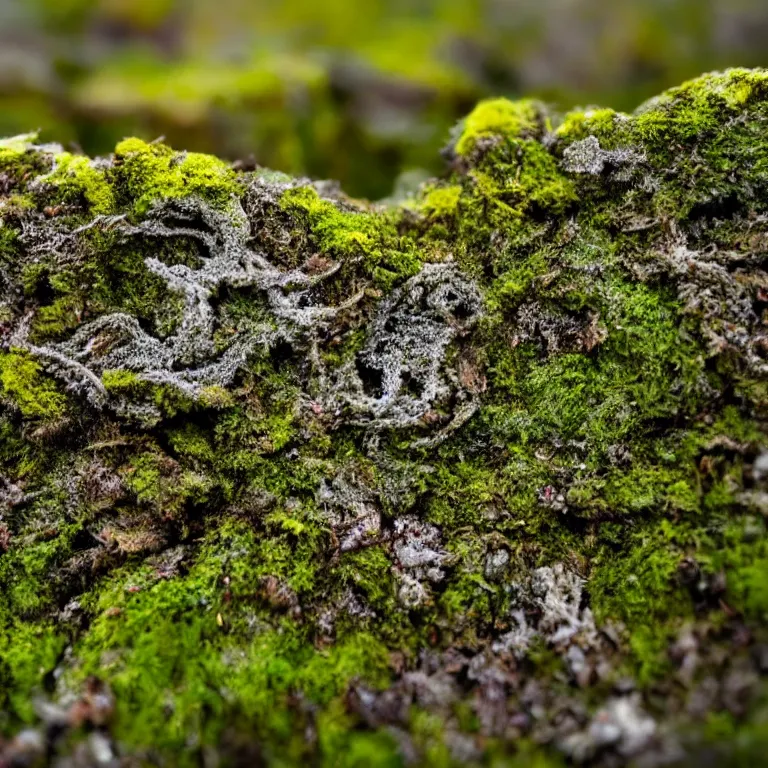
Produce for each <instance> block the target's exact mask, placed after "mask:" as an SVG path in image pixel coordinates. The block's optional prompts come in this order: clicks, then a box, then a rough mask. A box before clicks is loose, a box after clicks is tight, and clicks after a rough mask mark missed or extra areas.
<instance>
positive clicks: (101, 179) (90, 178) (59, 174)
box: [43, 152, 115, 216]
mask: <svg viewBox="0 0 768 768" xmlns="http://www.w3.org/2000/svg"><path fill="white" fill-rule="evenodd" d="M43 178H44V180H45V182H46V183H47V184H50V185H52V186H53V187H55V188H56V202H58V203H62V204H72V203H74V204H77V203H79V202H80V200H81V199H82V200H85V202H86V203H87V204H88V207H89V209H90V212H91V213H92V214H93V215H97V216H98V215H106V214H110V213H113V212H114V210H115V198H114V190H113V188H112V185H111V184H110V182H109V179H108V178H107V171H106V169H104V168H98V167H97V166H96V165H95V164H94V163H93V162H92V161H91V160H90V159H89V158H87V157H83V156H76V155H71V154H69V153H68V152H62V153H61V154H58V155H56V160H55V167H54V170H53V171H52V172H51V173H50V174H49V175H48V176H45V177H43Z"/></svg>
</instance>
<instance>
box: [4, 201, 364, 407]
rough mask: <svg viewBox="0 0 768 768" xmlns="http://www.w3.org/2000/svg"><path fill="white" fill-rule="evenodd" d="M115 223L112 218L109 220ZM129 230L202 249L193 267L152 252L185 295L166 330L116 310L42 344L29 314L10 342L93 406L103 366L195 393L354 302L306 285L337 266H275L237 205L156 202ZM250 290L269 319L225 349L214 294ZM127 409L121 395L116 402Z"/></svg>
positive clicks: (228, 379) (103, 396) (152, 262)
mask: <svg viewBox="0 0 768 768" xmlns="http://www.w3.org/2000/svg"><path fill="white" fill-rule="evenodd" d="M109 224H110V225H112V226H114V225H115V222H113V221H110V222H109ZM120 229H121V231H122V232H123V233H124V234H125V235H126V236H138V237H141V238H143V239H145V240H149V241H151V240H153V239H158V238H160V239H174V238H189V239H192V240H195V241H197V242H198V243H199V244H200V246H201V250H202V251H203V253H204V254H205V255H204V256H203V258H202V259H201V263H200V265H199V266H197V267H196V268H192V267H189V266H187V265H185V264H174V265H172V266H169V265H168V264H166V263H165V262H163V261H162V260H161V259H159V258H156V257H153V256H151V257H148V258H147V259H146V260H145V264H146V266H147V268H148V269H149V270H150V272H152V273H153V274H155V275H157V276H158V277H160V278H162V280H163V281H164V282H165V284H166V286H167V288H168V290H169V291H170V292H171V293H172V294H175V295H177V296H178V297H180V298H181V300H182V312H181V319H180V321H179V322H178V324H177V326H176V328H175V330H174V331H173V332H172V333H171V334H170V335H168V336H167V337H165V338H161V337H160V336H157V335H153V334H152V333H150V332H148V331H147V330H145V329H144V328H142V326H141V325H140V323H139V322H138V320H137V319H136V318H134V317H132V316H130V315H128V314H124V313H112V314H108V315H103V316H102V317H99V318H97V319H96V320H94V321H92V322H90V323H87V324H85V325H83V326H81V327H80V328H78V329H77V331H76V332H75V333H74V334H73V335H72V336H71V337H70V338H69V339H67V340H65V341H63V342H58V343H51V344H47V345H34V344H31V343H30V342H29V341H28V325H29V323H28V322H22V323H21V324H20V325H19V327H18V328H17V330H16V332H15V334H14V337H13V339H12V343H13V344H14V346H17V347H20V348H22V349H26V350H27V351H29V352H30V353H32V354H34V355H36V356H38V357H39V358H41V359H43V360H44V361H45V362H46V363H47V365H48V367H49V368H50V369H51V370H52V371H53V372H54V373H57V374H59V375H60V376H61V377H62V378H63V379H64V380H65V381H66V382H67V384H68V385H69V387H70V389H72V390H74V391H77V392H82V393H84V394H85V395H86V396H87V397H88V399H89V400H90V401H91V402H92V403H93V404H94V405H96V406H99V407H103V406H104V405H106V404H107V403H108V402H109V400H110V398H109V395H108V393H107V390H106V389H105V387H104V385H103V384H102V381H101V376H102V374H103V373H104V372H105V371H107V370H124V371H131V372H133V373H135V374H136V375H137V376H138V378H139V379H141V380H142V381H146V382H151V383H155V384H167V385H170V386H172V387H175V388H176V389H178V390H179V391H181V392H182V393H184V394H185V395H187V396H189V397H192V398H196V397H198V396H199V395H200V393H201V392H202V391H203V390H204V389H205V388H206V387H211V386H220V387H226V386H228V385H230V384H231V383H232V381H233V379H234V377H235V374H236V373H237V371H238V370H239V368H240V367H241V366H242V365H243V364H244V362H245V361H246V359H247V358H248V356H249V354H251V353H252V352H253V350H254V349H256V347H258V346H267V347H268V346H271V345H273V344H275V343H277V342H278V341H282V340H285V341H289V342H293V341H296V340H297V339H298V338H299V337H300V336H301V335H302V334H305V335H306V334H307V333H317V332H318V331H319V330H320V329H321V328H322V327H323V325H324V323H326V322H327V321H328V320H330V319H332V318H333V317H334V316H335V315H336V314H337V313H338V312H339V311H340V310H342V309H344V308H347V307H348V306H350V305H351V304H354V303H355V302H357V301H359V300H360V298H361V297H362V294H358V295H355V296H352V297H351V298H350V299H349V300H348V301H347V302H344V303H342V304H340V305H339V306H333V307H329V306H323V305H321V304H319V303H318V302H317V301H315V300H314V297H313V295H312V289H313V288H314V287H315V286H316V285H318V284H319V283H320V282H322V281H323V280H325V279H327V278H328V277H330V276H331V275H333V274H334V273H335V272H336V271H337V270H338V268H339V265H338V264H333V265H332V266H331V267H330V268H329V269H328V270H326V271H324V272H322V273H320V274H314V275H309V274H307V273H305V272H304V271H302V270H300V269H293V270H281V269H279V268H278V267H276V266H274V265H273V264H272V263H271V262H270V261H269V259H268V258H267V256H266V255H265V254H264V253H261V252H259V251H257V250H254V249H253V248H251V247H250V245H249V243H248V221H247V218H246V215H245V213H244V211H243V210H242V208H241V207H240V206H239V205H237V204H233V205H232V208H231V210H229V211H228V212H226V213H221V212H219V211H217V210H216V209H214V208H213V207H211V206H210V205H208V204H207V203H206V202H204V201H202V200H200V199H197V198H187V199H183V200H168V201H164V202H161V203H159V204H157V205H156V206H155V207H154V209H153V210H152V211H151V212H150V213H149V214H148V216H147V217H146V219H145V220H144V221H142V222H141V223H140V224H138V225H135V226H129V225H126V224H120ZM72 234H74V233H72ZM225 286H226V287H230V288H252V289H255V290H257V291H259V292H261V294H262V295H263V296H264V297H265V298H266V301H267V305H268V307H269V310H270V314H271V318H270V321H269V322H264V323H263V324H261V325H259V326H257V327H255V328H249V329H247V330H245V331H244V332H242V333H238V334H237V335H236V336H235V338H234V340H233V341H232V342H231V343H230V344H229V345H228V346H227V347H226V348H224V349H222V350H220V349H218V348H217V344H216V341H215V337H214V334H215V331H216V330H217V320H218V318H217V310H216V308H215V305H214V299H215V297H216V296H217V294H218V292H219V291H220V290H221V289H222V288H223V287H225ZM112 404H113V405H115V406H117V407H119V406H123V408H125V406H126V404H125V403H120V402H118V403H112Z"/></svg>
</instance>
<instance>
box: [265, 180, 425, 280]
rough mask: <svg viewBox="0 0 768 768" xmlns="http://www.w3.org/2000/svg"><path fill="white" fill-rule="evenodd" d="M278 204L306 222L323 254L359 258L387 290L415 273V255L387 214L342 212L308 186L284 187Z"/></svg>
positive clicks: (419, 263) (416, 266) (416, 258)
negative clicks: (284, 190)
mask: <svg viewBox="0 0 768 768" xmlns="http://www.w3.org/2000/svg"><path fill="white" fill-rule="evenodd" d="M280 205H281V207H282V208H283V209H284V210H286V211H289V212H291V213H294V214H298V215H299V216H301V217H302V218H303V219H304V220H305V221H306V222H307V224H308V226H309V231H310V232H311V234H312V237H313V239H314V241H315V242H316V243H317V247H318V248H319V249H320V250H321V251H322V252H323V253H328V254H330V255H332V256H334V257H337V258H346V259H354V258H357V257H362V260H363V263H364V265H365V269H366V272H367V273H368V274H369V275H371V276H372V277H373V279H374V281H375V283H376V284H377V285H379V286H381V287H382V288H385V289H389V288H391V287H392V285H393V284H394V283H395V282H397V281H399V280H402V279H404V278H406V277H411V276H412V275H415V274H416V272H418V269H419V266H420V265H421V261H420V259H419V257H418V254H417V253H416V251H415V249H414V248H413V246H412V244H411V243H409V242H408V241H406V240H403V239H401V238H400V237H399V235H398V234H397V230H396V229H395V226H394V222H393V221H392V220H391V219H389V218H388V217H387V216H386V215H382V214H379V215H374V214H373V213H368V212H364V211H359V212H347V211H342V210H340V209H339V208H338V207H337V206H336V205H335V204H334V203H332V202H330V201H328V200H324V199H322V198H321V197H320V195H319V194H318V193H317V191H316V190H314V189H313V188H311V187H294V188H293V189H289V190H287V191H286V192H285V193H284V194H283V196H282V198H281V201H280Z"/></svg>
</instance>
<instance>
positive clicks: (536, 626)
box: [493, 563, 597, 658]
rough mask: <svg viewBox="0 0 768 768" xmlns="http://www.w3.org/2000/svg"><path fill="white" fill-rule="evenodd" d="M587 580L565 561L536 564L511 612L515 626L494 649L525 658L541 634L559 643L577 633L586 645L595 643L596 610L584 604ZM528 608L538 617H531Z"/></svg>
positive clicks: (573, 637)
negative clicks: (572, 569)
mask: <svg viewBox="0 0 768 768" xmlns="http://www.w3.org/2000/svg"><path fill="white" fill-rule="evenodd" d="M584 583H585V582H584V579H582V578H581V577H580V576H578V575H577V574H575V573H573V572H572V571H569V570H568V569H567V568H566V567H565V566H564V565H563V563H555V565H553V566H552V567H549V566H546V567H543V568H536V569H535V570H534V571H533V572H532V574H531V577H530V580H529V581H528V582H527V583H526V584H523V585H521V586H520V599H519V604H518V606H517V607H516V608H515V609H513V610H512V612H511V614H510V619H511V620H512V622H513V623H514V625H515V628H514V629H512V630H511V631H510V632H507V633H506V634H504V635H502V637H500V638H499V640H498V641H497V642H496V643H494V646H493V650H494V651H496V652H497V653H498V652H505V653H513V654H514V655H515V656H517V657H518V658H522V657H523V656H524V655H525V653H526V651H527V650H528V648H529V646H530V644H531V641H532V640H533V639H534V638H535V637H537V636H540V637H543V638H544V639H545V640H546V641H547V642H548V643H549V644H551V645H555V646H565V645H568V644H569V643H570V642H572V641H573V640H574V639H575V638H576V637H577V636H579V638H580V639H581V640H582V642H584V643H585V644H586V645H594V644H595V643H596V642H597V628H596V627H595V621H594V618H593V616H592V611H591V610H590V609H589V608H582V607H581V600H582V594H583V590H584ZM524 608H527V609H528V613H529V614H530V615H531V616H536V617H537V618H536V619H535V620H533V619H530V620H529V619H527V618H526V611H525V610H524Z"/></svg>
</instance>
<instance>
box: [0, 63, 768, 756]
mask: <svg viewBox="0 0 768 768" xmlns="http://www.w3.org/2000/svg"><path fill="white" fill-rule="evenodd" d="M445 155H446V158H447V161H448V163H449V164H450V171H449V172H448V173H447V174H446V178H444V179H442V180H435V181H433V182H430V183H427V184H425V185H423V187H422V188H421V189H420V191H419V192H418V193H417V194H415V195H414V196H413V197H412V198H409V199H406V200H403V201H400V202H397V203H392V204H391V205H389V206H384V205H378V206H374V205H370V204H364V203H361V202H357V201H354V200H351V199H348V198H347V197H345V196H344V195H343V193H342V192H341V191H340V190H339V189H338V188H337V187H336V186H335V185H333V184H332V183H328V182H322V183H321V182H310V181H308V180H305V179H294V178H291V177H288V176H284V175H282V174H278V173H274V172H270V171H266V170H263V169H256V170H252V171H244V170H235V169H233V168H232V167H231V166H229V165H228V164H225V163H223V162H221V161H219V160H216V159H215V158H212V157H209V156H206V155H199V154H193V153H185V152H176V151H173V150H171V149H170V148H168V147H166V146H163V145H162V144H147V143H144V142H142V141H139V140H136V139H129V140H126V141H123V142H122V143H120V144H119V145H118V146H117V147H116V149H115V152H114V154H113V155H111V156H109V157H103V158H97V159H94V160H90V159H88V158H86V157H80V156H75V155H72V154H68V153H66V152H63V151H62V150H61V148H59V147H56V146H41V145H37V144H36V143H35V139H34V137H32V136H27V137H17V138H15V139H10V140H6V141H4V142H2V143H0V292H2V305H1V309H0V312H1V313H2V314H1V316H0V323H2V325H1V328H2V349H1V350H0V398H1V405H0V408H1V410H0V472H1V474H0V504H1V506H0V590H1V592H0V594H1V596H2V599H1V600H0V733H1V734H2V739H3V741H2V742H0V764H2V765H12V766H32V765H46V764H52V765H57V766H73V765H77V766H79V765H86V766H89V765H94V766H95V765H109V766H144V765H153V766H176V765H181V766H187V765H189V766H200V765H203V766H241V765H242V766H252V765H275V766H292V765H302V764H304V765H318V766H326V765H327V766H382V767H383V766H387V767H389V766H401V765H403V766H407V765H426V766H452V765H485V766H528V765H535V766H542V767H543V766H559V765H565V764H566V763H567V764H572V763H577V764H588V765H597V766H619V765H628V764H637V765H643V766H645V765H661V764H663V765H687V764H700V763H701V761H709V763H708V764H718V765H740V764H744V765H747V764H756V763H755V761H757V762H759V760H760V759H761V756H762V755H763V754H764V752H765V749H766V748H768V685H766V678H765V674H766V672H768V538H767V537H766V517H767V516H768V423H767V422H766V383H767V382H768V377H766V373H767V372H768V335H767V334H766V319H767V317H768V316H767V315H766V312H768V273H767V272H766V261H767V260H768V73H766V72H763V71H750V70H732V71H728V72H726V73H723V74H713V75H708V76H705V77H702V78H700V79H697V80H694V81H691V82H689V83H686V84H684V85H683V86H681V87H679V88H675V89H673V90H671V91H668V92H667V93H665V94H663V95H662V96H660V97H659V98H657V99H654V100H653V101H651V102H649V103H646V104H645V105H643V106H642V107H640V108H639V109H638V110H637V111H636V112H635V113H634V114H632V115H625V114H620V113H616V112H613V111H611V110H608V109H601V110H592V111H587V112H578V113H571V114H568V115H566V116H564V117H563V118H561V119H556V118H555V117H554V116H552V115H550V114H549V113H548V112H547V110H546V108H545V107H544V106H543V105H541V104H539V103H536V102H534V101H523V102H517V103H512V102H509V101H506V100H492V101H487V102H483V103H480V104H479V105H478V106H477V108H476V109H475V110H474V111H473V112H472V114H470V115H469V116H468V117H467V119H466V120H465V121H463V123H461V124H460V125H459V126H457V128H456V130H455V131H454V134H453V136H452V139H451V142H450V145H449V146H448V147H447V149H446V152H445Z"/></svg>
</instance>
